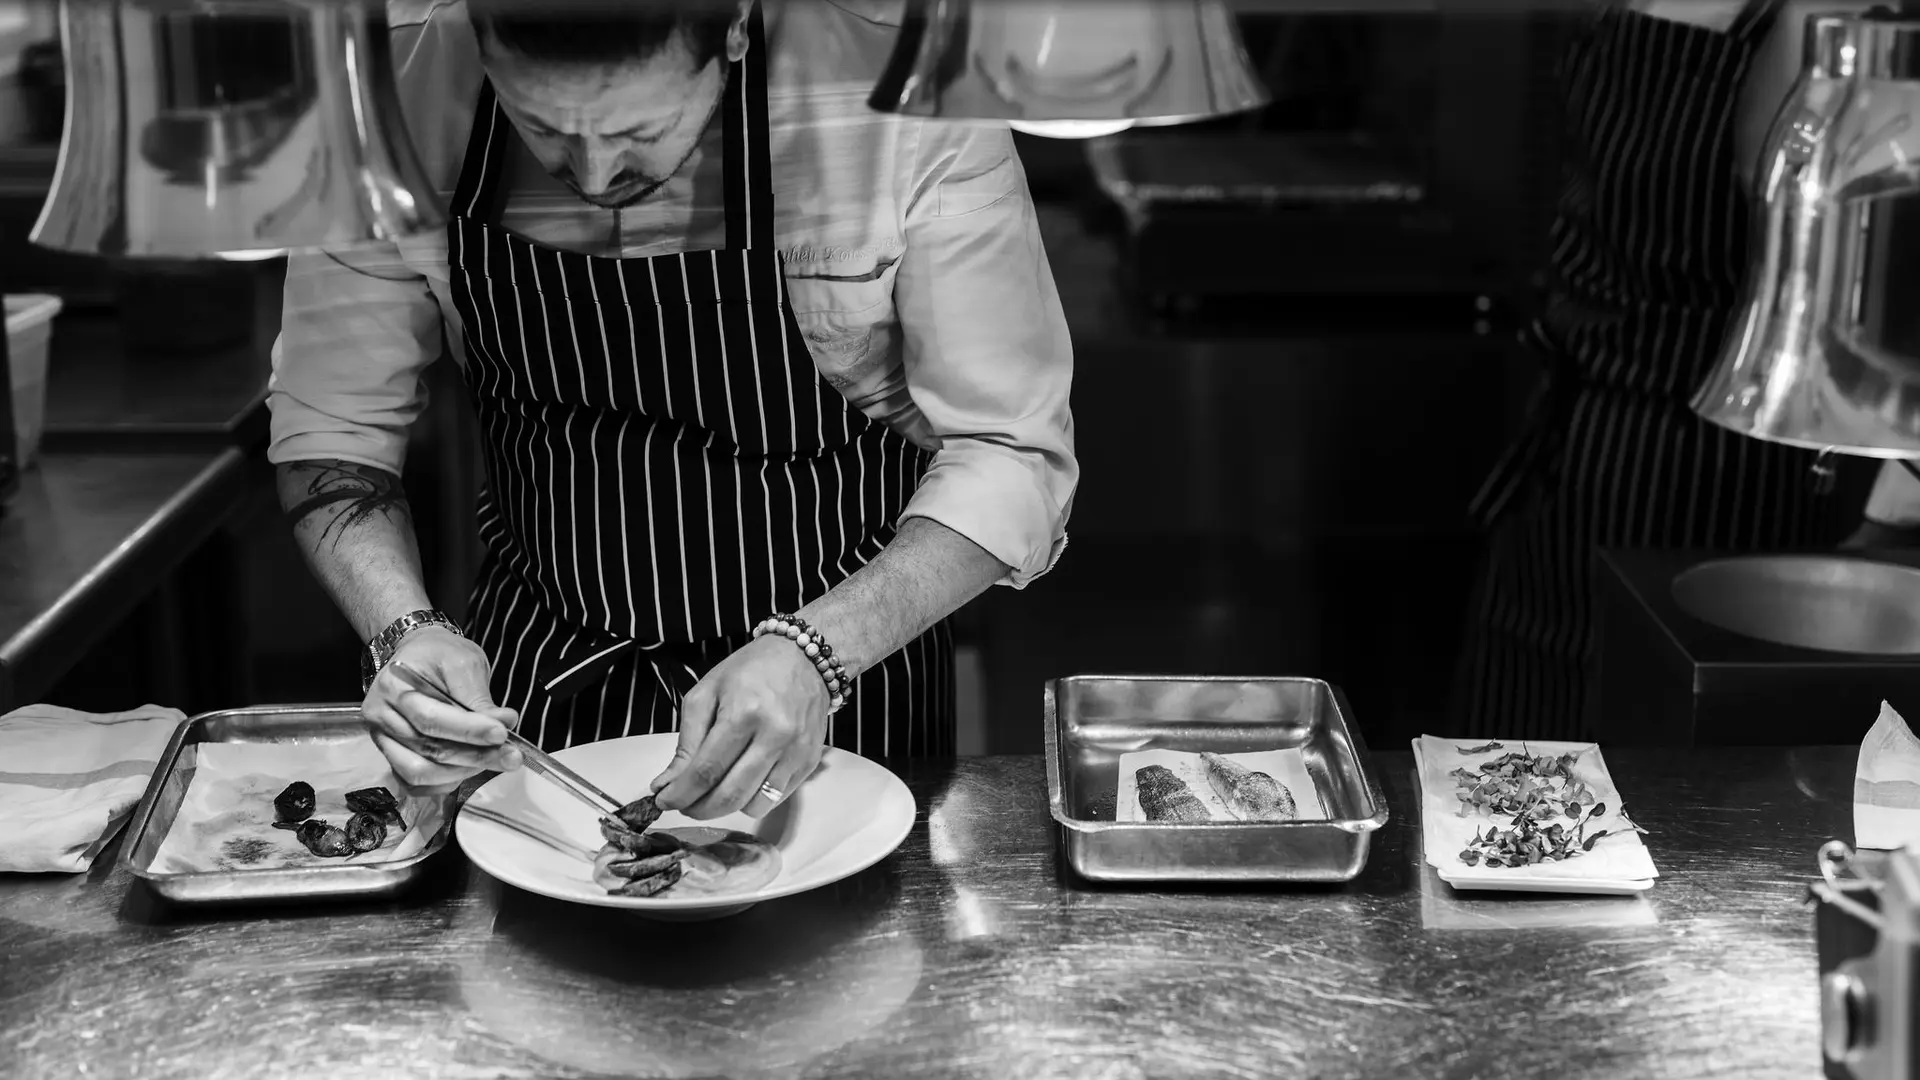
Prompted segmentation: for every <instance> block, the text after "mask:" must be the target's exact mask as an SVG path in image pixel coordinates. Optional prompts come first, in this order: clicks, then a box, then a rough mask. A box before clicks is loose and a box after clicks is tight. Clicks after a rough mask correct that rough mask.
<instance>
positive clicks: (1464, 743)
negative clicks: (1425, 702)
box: [1413, 735, 1660, 891]
mask: <svg viewBox="0 0 1920 1080" xmlns="http://www.w3.org/2000/svg"><path fill="white" fill-rule="evenodd" d="M1497 741H1498V742H1499V744H1500V746H1499V748H1498V749H1489V750H1484V751H1481V752H1479V753H1472V754H1469V753H1463V752H1462V751H1463V750H1464V749H1467V748H1474V749H1477V748H1478V747H1480V746H1485V745H1486V742H1485V741H1481V740H1473V739H1442V738H1437V737H1435V736H1432V735H1423V736H1421V737H1420V738H1419V739H1417V740H1415V741H1414V744H1413V752H1414V759H1415V761H1417V762H1418V763H1419V769H1420V810H1421V813H1420V829H1421V842H1422V844H1423V845H1424V846H1425V848H1426V859H1427V863H1428V864H1429V865H1431V866H1432V867H1433V868H1434V869H1435V870H1437V871H1439V872H1440V874H1441V876H1442V877H1443V878H1444V879H1445V880H1447V881H1448V882H1449V883H1450V884H1454V885H1464V886H1467V887H1476V888H1484V887H1498V886H1499V885H1500V884H1501V883H1503V882H1514V883H1517V884H1519V883H1531V884H1533V885H1534V886H1536V887H1550V886H1551V885H1553V884H1555V883H1565V884H1567V885H1568V887H1569V891H1579V889H1578V886H1579V885H1580V883H1582V882H1592V883H1598V882H1621V883H1625V882H1646V881H1650V880H1651V879H1653V878H1656V877H1659V876H1660V871H1659V870H1657V869H1655V867H1654V865H1653V856H1652V855H1650V854H1649V853H1648V851H1647V845H1646V844H1644V843H1642V842H1641V839H1640V834H1639V833H1637V832H1634V831H1633V830H1632V829H1631V828H1630V827H1629V826H1628V824H1627V818H1624V817H1622V812H1623V810H1624V807H1622V806H1621V800H1620V790H1619V789H1618V788H1616V787H1614V785H1613V777H1612V775H1611V774H1609V773H1608V772H1607V765H1606V762H1605V761H1603V760H1602V759H1601V757H1600V748H1599V747H1598V746H1597V745H1595V744H1594V743H1576V742H1535V741H1532V740H1520V739H1500V740H1497ZM1507 753H1527V754H1532V755H1534V756H1536V757H1552V756H1558V755H1561V754H1570V753H1577V754H1578V755H1579V756H1578V757H1577V758H1576V759H1575V761H1574V764H1573V775H1574V777H1575V778H1576V779H1578V780H1579V781H1581V782H1582V783H1584V784H1586V785H1587V787H1588V788H1590V789H1591V790H1592V792H1593V795H1594V797H1595V798H1596V799H1597V800H1598V801H1599V802H1601V803H1604V804H1606V810H1605V812H1604V813H1602V814H1600V815H1599V816H1598V817H1595V818H1593V819H1591V820H1589V821H1588V822H1587V823H1586V833H1587V835H1591V834H1593V833H1594V832H1596V831H1598V830H1601V829H1605V830H1606V831H1607V835H1606V836H1605V837H1603V838H1601V839H1600V840H1599V841H1598V842H1597V843H1595V844H1594V846H1593V849H1592V850H1591V851H1587V852H1584V853H1582V854H1580V855H1577V856H1575V857H1573V858H1569V859H1562V860H1558V861H1553V862H1547V861H1542V862H1538V863H1534V864H1532V865H1529V866H1502V867H1492V868H1489V867H1487V866H1485V865H1479V866H1469V865H1468V864H1467V863H1466V862H1465V860H1463V859H1461V858H1460V853H1461V852H1462V851H1464V850H1466V848H1467V846H1468V845H1469V844H1470V843H1472V841H1473V836H1474V833H1475V831H1476V830H1484V829H1486V828H1487V827H1488V826H1489V825H1497V826H1498V827H1500V828H1503V829H1504V828H1507V827H1509V826H1510V825H1511V823H1512V818H1511V817H1509V816H1506V815H1498V816H1496V815H1491V814H1487V813H1484V812H1479V813H1474V814H1472V815H1470V816H1464V817H1463V816H1462V815H1461V803H1460V796H1459V788H1458V782H1457V781H1456V780H1455V779H1454V777H1453V776H1452V775H1451V774H1452V772H1453V770H1455V769H1459V768H1465V769H1467V770H1469V771H1476V770H1478V769H1479V767H1480V765H1481V763H1482V762H1485V761H1490V760H1493V759H1494V758H1498V757H1500V756H1501V755H1503V754H1507ZM1540 824H1541V825H1542V826H1545V825H1549V824H1552V822H1541V823H1540ZM1559 824H1560V825H1562V826H1563V827H1564V828H1566V829H1569V830H1571V829H1572V828H1573V825H1574V823H1573V822H1572V821H1570V820H1568V819H1566V818H1561V819H1559Z"/></svg>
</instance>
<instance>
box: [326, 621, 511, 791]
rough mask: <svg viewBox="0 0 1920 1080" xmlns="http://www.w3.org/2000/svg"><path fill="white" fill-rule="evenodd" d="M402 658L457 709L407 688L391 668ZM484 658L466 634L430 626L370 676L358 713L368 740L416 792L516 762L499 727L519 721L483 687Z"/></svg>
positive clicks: (506, 768) (505, 728) (414, 634)
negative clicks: (370, 734) (368, 731)
mask: <svg viewBox="0 0 1920 1080" xmlns="http://www.w3.org/2000/svg"><path fill="white" fill-rule="evenodd" d="M397 663H404V664H406V665H407V667H409V668H412V669H413V670H414V671H415V672H417V673H418V674H420V675H422V676H425V677H426V679H427V680H428V681H429V682H431V683H433V684H435V685H436V686H438V687H440V688H441V689H443V690H445V691H446V692H447V695H448V696H449V697H451V698H453V700H455V701H457V702H459V703H460V704H461V705H463V706H465V708H454V707H453V706H451V705H446V704H443V703H441V702H439V701H436V700H434V699H433V698H431V697H429V696H427V695H426V694H422V693H419V692H417V691H415V690H414V689H413V688H412V687H409V686H408V685H407V684H406V683H405V682H403V681H401V679H400V677H399V676H398V675H396V674H395V673H394V671H393V666H394V665H395V664H397ZM487 677H488V665H487V655H486V653H485V652H482V651H481V649H480V646H479V645H477V644H475V643H474V642H473V641H472V640H470V639H468V638H464V637H461V636H460V635H459V634H455V633H453V632H451V631H448V630H446V629H443V628H441V627H437V626H427V627H422V628H420V629H418V630H415V631H413V632H412V633H410V634H408V635H407V636H406V637H403V638H401V639H400V644H399V646H398V647H397V648H395V649H394V651H393V655H392V657H391V658H390V659H389V660H388V661H387V664H386V666H384V667H382V668H381V669H380V672H379V673H378V674H376V675H375V676H374V677H373V685H372V686H369V687H368V688H367V697H366V700H365V701H364V702H362V703H361V706H360V714H361V715H362V716H364V717H366V719H367V723H368V724H369V725H371V726H372V728H373V742H374V745H376V746H378V747H379V748H380V752H381V753H382V754H385V755H386V758H387V762H388V763H389V764H391V765H392V766H393V772H394V775H395V776H398V777H399V778H400V780H401V782H403V783H405V784H407V785H409V786H411V787H414V788H417V789H423V790H429V791H431V790H436V789H439V790H447V789H451V788H453V787H456V786H458V785H459V783H460V781H462V780H465V779H466V778H467V777H469V776H473V775H475V774H477V773H481V772H485V771H487V770H489V769H493V770H497V771H500V772H506V771H509V770H512V769H517V768H519V767H520V765H521V756H520V751H519V750H517V749H515V748H513V747H512V746H509V745H507V732H508V731H510V730H512V729H513V728H515V727H517V726H518V725H519V723H520V718H519V717H518V716H516V715H515V714H514V712H513V710H512V709H507V708H502V707H500V706H498V705H495V704H494V703H493V695H492V693H491V692H490V691H489V690H488V689H487Z"/></svg>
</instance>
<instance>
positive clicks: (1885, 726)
mask: <svg viewBox="0 0 1920 1080" xmlns="http://www.w3.org/2000/svg"><path fill="white" fill-rule="evenodd" d="M1853 846H1854V847H1856V848H1878V849H1881V850H1886V851H1891V850H1893V849H1894V848H1902V847H1913V848H1920V739H1917V738H1915V737H1914V734H1913V729H1911V728H1909V727H1907V722H1906V721H1905V720H1903V719H1901V717H1900V714H1899V713H1897V712H1895V711H1894V708H1893V706H1891V705H1889V704H1887V703H1886V702H1884V701H1883V702H1881V703H1880V718H1879V719H1878V720H1875V721H1874V722H1873V727H1871V728H1868V729H1867V737H1866V738H1865V739H1862V740H1861V741H1860V761H1859V764H1858V765H1856V766H1855V767H1854V772H1853Z"/></svg>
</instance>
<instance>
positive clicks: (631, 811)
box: [615, 795, 660, 833]
mask: <svg viewBox="0 0 1920 1080" xmlns="http://www.w3.org/2000/svg"><path fill="white" fill-rule="evenodd" d="M615 816H616V817H618V818H619V819H620V823H621V824H622V825H625V826H626V827H627V828H628V829H629V830H631V831H633V832H636V833H643V832H646V831H647V830H648V829H649V828H651V827H652V826H653V823H654V822H656V821H659V820H660V807H659V806H657V805H656V804H655V803H654V801H653V796H651V795H642V796H640V797H639V798H637V799H635V800H633V801H632V802H630V803H628V804H627V805H625V806H623V807H621V808H620V810H619V813H618V814H616V815H615Z"/></svg>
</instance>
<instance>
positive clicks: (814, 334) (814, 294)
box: [787, 254, 900, 404]
mask: <svg viewBox="0 0 1920 1080" xmlns="http://www.w3.org/2000/svg"><path fill="white" fill-rule="evenodd" d="M850 269H851V268H850V267H846V266H828V267H824V268H815V267H804V268H803V272H801V273H794V272H792V271H789V273H788V275H787V296H788V299H789V301H790V302H791V303H792V305H793V318H794V323H795V324H796V325H798V326H799V327H800V333H801V334H802V335H803V336H804V337H805V338H806V342H807V351H808V352H809V353H810V354H811V355H812V357H813V363H814V367H815V368H817V369H818V370H819V372H820V374H821V376H822V377H823V378H825V379H826V380H827V382H828V383H830V384H832V386H833V387H834V388H835V389H836V390H839V391H840V393H841V394H842V395H844V396H845V397H846V398H847V399H848V400H850V401H852V402H854V403H855V404H859V403H860V401H861V400H862V399H863V398H865V397H867V396H870V395H871V394H872V393H873V392H875V391H877V390H878V389H879V385H880V384H881V383H882V382H884V380H885V377H886V374H887V372H888V371H889V370H891V369H892V368H893V367H894V360H895V359H896V357H897V356H898V353H899V341H900V335H899V317H898V315H897V314H896V313H895V311H894V306H893V283H894V280H895V278H896V277H897V276H898V273H899V261H898V258H897V256H895V255H891V254H890V255H887V256H883V257H882V258H880V259H877V260H875V262H874V264H873V270H872V272H871V275H870V276H866V277H854V276H851V275H850V274H849V273H848V271H849V270H850ZM826 270H837V271H839V273H838V274H835V275H833V276H827V275H826V273H825V272H824V271H826Z"/></svg>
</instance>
